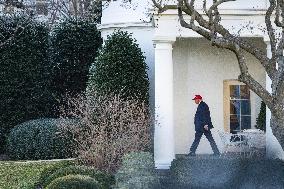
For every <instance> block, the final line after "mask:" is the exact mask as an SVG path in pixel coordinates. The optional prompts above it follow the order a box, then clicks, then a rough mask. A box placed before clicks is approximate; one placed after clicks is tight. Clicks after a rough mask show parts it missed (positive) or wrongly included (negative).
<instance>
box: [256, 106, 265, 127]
mask: <svg viewBox="0 0 284 189" xmlns="http://www.w3.org/2000/svg"><path fill="white" fill-rule="evenodd" d="M256 128H257V129H260V130H264V131H265V130H266V105H265V103H264V102H263V101H262V102H261V106H260V112H259V114H258V117H257V119H256Z"/></svg>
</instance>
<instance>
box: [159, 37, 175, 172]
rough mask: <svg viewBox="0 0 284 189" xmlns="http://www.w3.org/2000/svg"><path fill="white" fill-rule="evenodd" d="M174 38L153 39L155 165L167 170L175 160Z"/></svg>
mask: <svg viewBox="0 0 284 189" xmlns="http://www.w3.org/2000/svg"><path fill="white" fill-rule="evenodd" d="M174 41H175V38H163V39H155V40H154V44H155V135H154V136H155V139H154V151H155V153H154V155H155V165H156V168H158V169H169V167H170V165H171V162H172V160H173V159H174V158H175V150H174V146H175V144H174V121H173V115H174V112H173V57H172V49H173V47H172V44H173V43H174Z"/></svg>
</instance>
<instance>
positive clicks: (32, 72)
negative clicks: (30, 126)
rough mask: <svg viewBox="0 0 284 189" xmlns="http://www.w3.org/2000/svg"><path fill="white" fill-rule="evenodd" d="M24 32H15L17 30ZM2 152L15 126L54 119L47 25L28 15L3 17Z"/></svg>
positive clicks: (0, 56)
mask: <svg viewBox="0 0 284 189" xmlns="http://www.w3.org/2000/svg"><path fill="white" fill-rule="evenodd" d="M17 27H19V28H20V29H18V30H17V32H15V30H16V28H17ZM0 33H1V35H0V43H2V42H4V41H7V39H9V38H10V37H12V36H13V34H14V33H15V35H14V38H12V39H13V40H10V42H9V43H5V45H4V46H2V47H0V70H1V72H0V88H1V90H0V104H1V106H0V125H1V128H0V151H1V150H3V149H4V148H3V145H4V144H5V138H6V136H7V133H9V131H10V129H11V128H13V127H14V126H15V125H17V124H20V123H22V122H25V121H27V120H30V119H37V118H40V117H50V116H51V115H52V114H53V113H52V108H53V104H54V98H53V95H52V94H51V88H50V87H51V74H50V73H51V71H52V66H51V64H50V62H49V58H48V47H49V45H48V37H49V29H48V27H47V25H45V24H43V23H40V22H37V21H35V20H32V19H29V18H28V17H26V16H25V15H20V16H0Z"/></svg>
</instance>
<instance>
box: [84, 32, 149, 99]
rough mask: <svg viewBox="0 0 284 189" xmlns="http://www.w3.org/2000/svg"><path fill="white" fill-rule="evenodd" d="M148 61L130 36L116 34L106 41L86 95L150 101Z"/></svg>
mask: <svg viewBox="0 0 284 189" xmlns="http://www.w3.org/2000/svg"><path fill="white" fill-rule="evenodd" d="M147 69H148V67H147V65H146V63H145V57H144V56H143V53H142V51H141V49H140V48H139V46H138V44H137V43H136V40H135V39H133V38H132V36H131V34H129V33H127V32H123V31H116V32H114V33H113V34H112V35H110V36H108V37H107V40H106V41H105V44H104V46H103V47H102V49H101V51H100V53H99V56H98V58H97V59H96V62H95V63H94V64H93V65H92V67H91V69H90V77H89V81H88V87H87V92H88V93H89V92H92V91H94V90H95V91H96V92H98V93H99V94H102V95H105V96H108V94H120V95H121V97H123V98H124V99H126V100H127V99H129V98H135V99H138V100H140V101H141V102H146V103H148V101H149V99H148V98H149V79H148V75H147Z"/></svg>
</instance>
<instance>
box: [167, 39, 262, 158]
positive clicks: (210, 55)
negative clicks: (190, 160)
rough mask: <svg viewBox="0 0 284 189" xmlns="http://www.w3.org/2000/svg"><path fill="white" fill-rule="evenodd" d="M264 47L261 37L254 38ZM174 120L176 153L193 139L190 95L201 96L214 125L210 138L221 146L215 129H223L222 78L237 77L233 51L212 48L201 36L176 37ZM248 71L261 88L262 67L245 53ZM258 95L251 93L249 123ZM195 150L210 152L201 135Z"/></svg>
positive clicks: (193, 108) (193, 106) (257, 105)
mask: <svg viewBox="0 0 284 189" xmlns="http://www.w3.org/2000/svg"><path fill="white" fill-rule="evenodd" d="M255 41H257V42H258V43H259V44H260V45H262V46H264V43H263V42H262V41H261V39H258V40H255ZM173 53H174V55H173V57H174V112H175V115H174V120H175V148H176V154H184V153H188V151H189V148H190V145H191V144H192V142H193V140H194V133H195V131H194V115H195V111H196V108H197V105H196V104H195V103H194V102H193V101H192V100H191V99H192V97H193V96H194V94H200V95H202V96H203V98H204V101H205V102H206V103H207V104H208V105H209V108H210V111H211V117H212V122H213V125H214V127H215V128H214V129H213V130H212V132H213V137H214V138H215V140H216V142H217V144H218V146H219V147H222V146H221V141H220V138H219V136H218V134H217V132H216V131H217V130H224V117H223V81H224V80H228V79H237V78H238V75H239V68H238V64H237V60H236V58H235V56H234V55H233V53H231V52H229V51H227V50H220V49H218V48H216V47H212V46H211V45H210V44H209V43H208V42H207V41H206V40H205V39H200V38H187V39H186V38H180V39H178V40H177V41H176V43H175V44H174V50H173ZM247 59H248V62H249V65H248V66H249V71H250V72H252V75H253V76H254V77H255V78H256V79H257V80H258V81H259V82H260V83H261V84H262V85H263V86H264V87H265V72H264V69H263V68H262V67H261V66H260V64H258V63H257V60H256V59H254V58H253V57H252V56H249V55H248V56H247ZM260 102H261V100H260V98H259V97H257V95H256V94H254V93H253V92H251V103H252V107H253V108H252V112H251V113H252V125H254V124H255V119H256V117H257V116H258V113H259V109H260ZM197 153H212V151H211V147H210V145H209V143H208V141H207V139H206V138H205V137H203V138H202V140H201V142H200V145H199V147H198V149H197Z"/></svg>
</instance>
